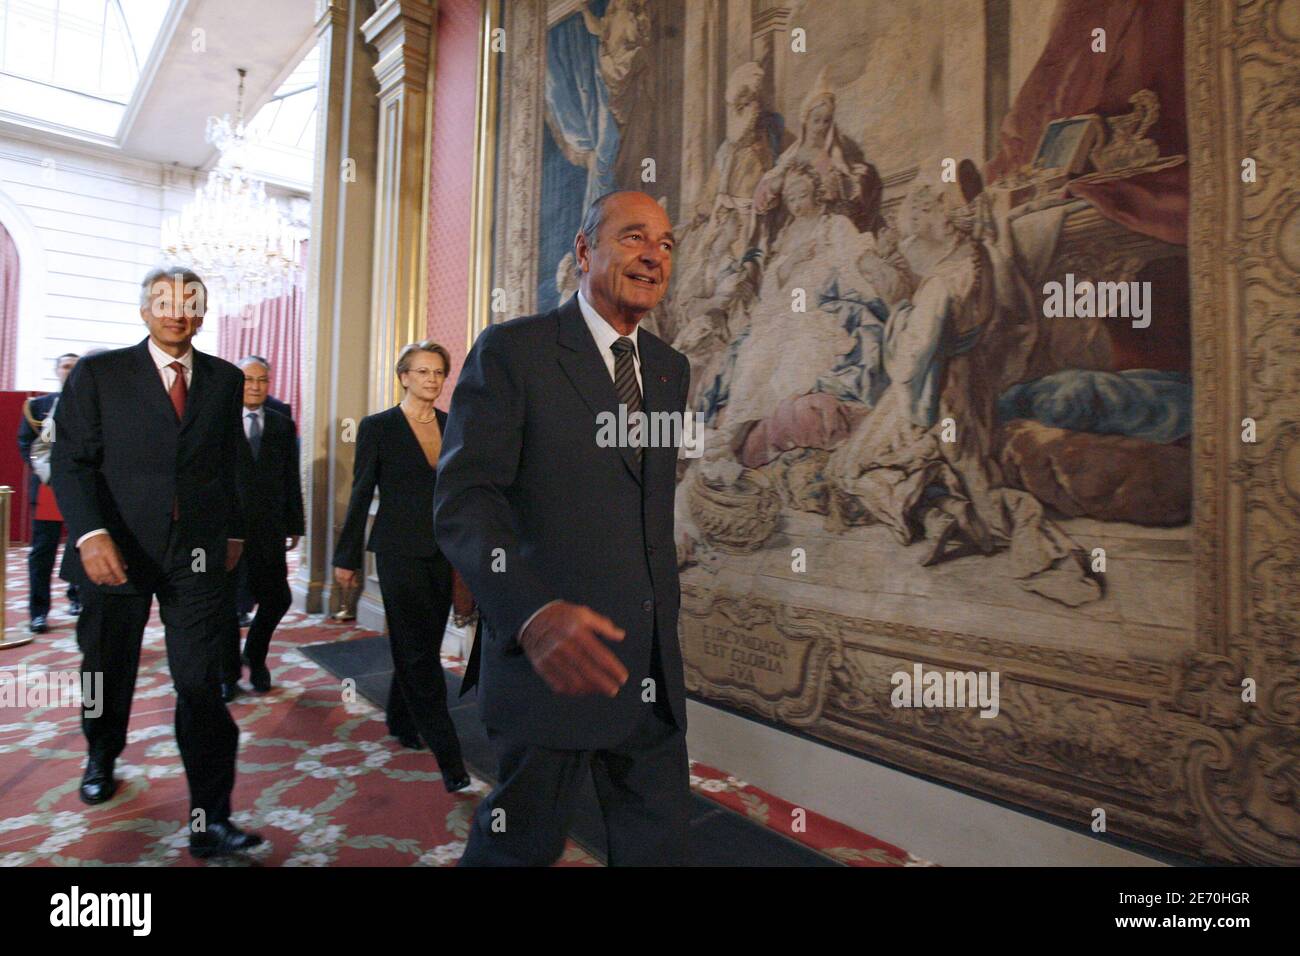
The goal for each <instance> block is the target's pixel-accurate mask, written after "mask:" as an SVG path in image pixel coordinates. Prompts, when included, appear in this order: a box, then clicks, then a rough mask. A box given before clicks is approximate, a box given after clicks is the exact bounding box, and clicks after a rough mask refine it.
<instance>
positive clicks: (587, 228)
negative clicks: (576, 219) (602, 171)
mask: <svg viewBox="0 0 1300 956" xmlns="http://www.w3.org/2000/svg"><path fill="white" fill-rule="evenodd" d="M624 191H625V190H622V189H615V190H613V191H612V192H607V193H605V195H603V196H597V197H596V198H595V199H593V200H592V201H591V205H590V206H588V207H587V214H586V215H585V216H583V217H582V235H583V236H584V237H586V240H587V246H588V247H589V248H592V249H594V248H596V234H597V233H599V232H600V225H601V223H603V222H604V221H605V204H606V203H607V202H609V197H611V196H613V195H616V194H617V193H621V192H624Z"/></svg>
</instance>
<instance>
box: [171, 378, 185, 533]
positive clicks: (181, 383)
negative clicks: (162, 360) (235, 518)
mask: <svg viewBox="0 0 1300 956" xmlns="http://www.w3.org/2000/svg"><path fill="white" fill-rule="evenodd" d="M167 367H168V368H169V369H171V370H172V371H173V372H175V373H176V377H175V378H174V379H172V387H171V388H170V389H168V390H167V394H168V396H169V397H170V398H171V400H172V408H174V409H176V420H177V421H178V422H179V421H184V420H185V399H186V397H187V396H188V395H189V389H188V388H186V386H185V366H184V365H182V364H181V363H180V362H172V363H171V364H170V365H168V366H167ZM180 516H181V502H180V499H179V498H173V499H172V520H173V521H178V520H180Z"/></svg>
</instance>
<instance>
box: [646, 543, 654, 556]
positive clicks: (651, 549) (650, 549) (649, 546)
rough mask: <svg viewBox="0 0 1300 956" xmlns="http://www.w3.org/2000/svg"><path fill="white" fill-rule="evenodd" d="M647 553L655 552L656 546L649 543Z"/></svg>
mask: <svg viewBox="0 0 1300 956" xmlns="http://www.w3.org/2000/svg"><path fill="white" fill-rule="evenodd" d="M645 553H646V554H654V553H655V546H654V545H653V544H648V545H646V548H645Z"/></svg>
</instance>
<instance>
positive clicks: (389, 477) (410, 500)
mask: <svg viewBox="0 0 1300 956" xmlns="http://www.w3.org/2000/svg"><path fill="white" fill-rule="evenodd" d="M435 414H436V415H437V416H438V427H439V428H440V429H442V430H443V432H444V433H445V432H446V430H447V413H446V412H444V411H442V410H440V409H435ZM437 478H438V472H437V470H436V469H434V468H431V467H429V460H428V459H427V458H425V457H424V449H423V448H421V447H420V441H419V439H418V438H416V437H415V432H414V431H413V430H412V429H411V426H410V424H409V423H408V422H407V420H406V416H405V415H404V414H403V413H402V407H401V406H400V405H394V406H393V407H392V408H390V409H388V411H386V412H377V413H376V414H374V415H367V416H366V417H365V418H363V419H361V426H360V427H359V428H358V429H357V455H356V460H355V461H354V463H353V466H352V499H351V501H349V502H348V516H347V520H345V521H344V522H343V531H342V532H341V533H340V534H339V543H338V547H337V548H335V549H334V566H335V567H336V568H347V569H349V570H356V569H359V568H360V567H361V541H362V538H363V537H364V535H365V530H366V516H367V514H368V513H369V511H370V502H371V499H372V498H373V497H374V494H375V489H376V488H378V489H379V511H378V513H377V514H376V515H375V524H374V527H373V528H371V529H370V541H369V543H368V544H367V545H366V550H368V551H382V552H384V553H387V554H402V555H408V556H410V557H420V558H431V557H433V556H434V555H436V554H438V553H439V552H438V545H437V543H436V542H435V541H434V539H433V488H434V484H435V483H436V482H437Z"/></svg>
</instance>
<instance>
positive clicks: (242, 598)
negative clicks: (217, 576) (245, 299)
mask: <svg viewBox="0 0 1300 956" xmlns="http://www.w3.org/2000/svg"><path fill="white" fill-rule="evenodd" d="M248 359H251V360H252V361H255V362H261V363H262V365H264V366H265V367H266V379H267V383H266V397H265V398H264V399H263V400H262V407H263V408H264V409H266V410H267V411H268V412H278V413H279V414H281V415H283V416H284V417H285V418H287V419H289V421H293V406H292V405H290V404H289V403H288V402H282V401H280V400H279V399H278V398H276V397H275V396H274V395H272V394H271V362H270V361H269V360H268V359H266V358H264V357H263V356H261V355H250V356H248ZM245 432H247V426H246V427H245ZM293 442H294V455H295V456H296V455H297V454H298V429H297V426H296V425H295V426H294V433H293ZM294 547H296V545H295V546H294ZM289 550H290V551H292V550H293V547H290V548H289ZM235 576H236V577H237V578H238V579H239V580H238V582H237V585H236V587H237V590H236V598H235V603H236V606H237V607H238V608H239V626H240V627H251V626H252V625H253V608H254V607H256V606H257V598H256V597H254V596H253V588H252V585H251V583H250V582H249V580H248V562H247V561H240V562H239V567H238V568H236V569H235Z"/></svg>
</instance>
